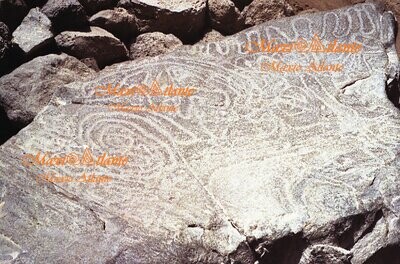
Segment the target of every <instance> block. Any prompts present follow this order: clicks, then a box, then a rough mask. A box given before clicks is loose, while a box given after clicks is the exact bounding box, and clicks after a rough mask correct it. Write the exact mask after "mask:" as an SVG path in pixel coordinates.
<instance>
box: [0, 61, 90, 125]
mask: <svg viewBox="0 0 400 264" xmlns="http://www.w3.org/2000/svg"><path fill="white" fill-rule="evenodd" d="M92 73H93V71H92V70H91V69H89V68H88V67H86V65H85V64H83V63H81V62H80V61H79V60H77V59H76V58H74V57H71V56H68V55H66V54H61V55H56V54H50V55H46V56H41V57H37V58H35V59H33V60H31V61H29V62H27V63H25V64H23V65H21V66H20V67H18V68H17V69H15V70H14V71H13V72H11V73H9V74H7V75H4V76H3V77H1V78H0V87H2V89H1V90H0V105H1V106H2V107H3V108H4V109H5V111H6V113H7V115H8V118H9V119H10V120H11V121H13V122H15V123H18V124H22V125H27V124H29V123H30V122H31V121H32V120H33V118H34V117H35V116H36V115H37V113H39V112H40V110H42V109H43V107H45V106H46V105H47V103H48V102H49V101H50V98H51V96H52V95H53V93H54V92H55V90H56V89H57V88H59V87H60V86H62V85H64V84H67V83H70V82H73V81H77V80H82V79H83V78H84V77H89V76H90V75H91V74H92Z"/></svg>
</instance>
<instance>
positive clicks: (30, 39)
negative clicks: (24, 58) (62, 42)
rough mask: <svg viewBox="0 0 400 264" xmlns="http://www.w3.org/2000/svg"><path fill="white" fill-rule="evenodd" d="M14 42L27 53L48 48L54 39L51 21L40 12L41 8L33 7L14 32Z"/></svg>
mask: <svg viewBox="0 0 400 264" xmlns="http://www.w3.org/2000/svg"><path fill="white" fill-rule="evenodd" d="M12 36H13V42H14V43H15V44H16V45H18V46H19V47H20V48H21V49H22V50H23V51H24V52H25V54H32V53H35V52H37V51H39V50H40V49H43V48H46V46H48V45H49V44H50V43H51V42H52V40H53V37H54V36H53V33H52V32H51V21H50V19H48V18H47V16H46V15H44V14H43V13H42V12H40V10H39V8H38V7H36V8H33V9H31V10H30V11H29V13H28V15H27V16H26V17H25V18H24V20H22V23H21V25H20V26H19V27H18V28H17V29H16V30H15V31H14V32H13V34H12Z"/></svg>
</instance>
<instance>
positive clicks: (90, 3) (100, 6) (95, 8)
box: [79, 0, 118, 14]
mask: <svg viewBox="0 0 400 264" xmlns="http://www.w3.org/2000/svg"><path fill="white" fill-rule="evenodd" d="M79 2H80V3H81V4H82V5H83V6H84V7H85V10H86V11H87V13H88V14H94V13H97V12H99V11H100V10H105V9H111V8H113V7H114V6H116V5H117V2H118V0H80V1H79Z"/></svg>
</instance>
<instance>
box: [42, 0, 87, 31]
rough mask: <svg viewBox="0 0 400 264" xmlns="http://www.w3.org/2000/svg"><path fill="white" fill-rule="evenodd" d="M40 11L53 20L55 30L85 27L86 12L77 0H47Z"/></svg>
mask: <svg viewBox="0 0 400 264" xmlns="http://www.w3.org/2000/svg"><path fill="white" fill-rule="evenodd" d="M41 11H42V12H43V13H44V14H45V15H46V16H47V17H48V18H50V20H51V21H52V22H53V27H54V29H55V30H56V31H57V32H61V31H63V30H75V29H82V30H83V29H86V28H87V27H88V25H89V23H88V20H87V17H86V12H85V10H84V8H83V6H82V5H81V4H80V3H79V2H78V0H48V1H47V3H46V4H45V5H44V6H43V7H42V9H41Z"/></svg>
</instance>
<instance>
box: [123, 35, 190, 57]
mask: <svg viewBox="0 0 400 264" xmlns="http://www.w3.org/2000/svg"><path fill="white" fill-rule="evenodd" d="M182 45H183V44H182V41H180V40H179V39H178V38H177V37H175V36H174V35H172V34H168V35H166V34H163V33H161V32H152V33H144V34H142V35H139V36H138V37H137V39H136V41H135V42H134V43H132V44H131V46H130V58H131V59H132V60H135V59H138V58H143V57H154V56H158V55H161V54H164V53H167V52H170V51H172V50H174V49H176V48H178V47H179V46H182Z"/></svg>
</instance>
